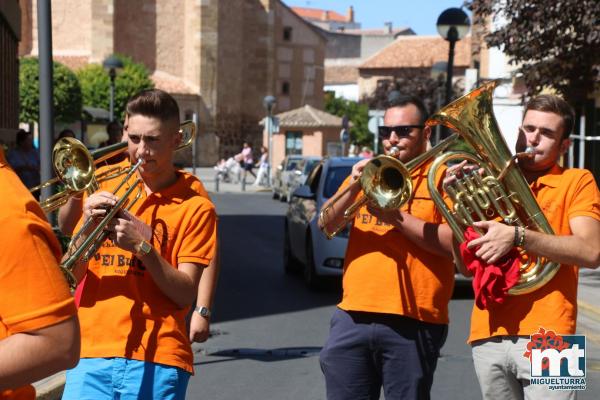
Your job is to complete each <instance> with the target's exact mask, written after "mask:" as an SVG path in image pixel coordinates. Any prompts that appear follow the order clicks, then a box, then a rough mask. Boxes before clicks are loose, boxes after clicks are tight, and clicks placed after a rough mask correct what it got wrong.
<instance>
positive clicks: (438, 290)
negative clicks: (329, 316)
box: [338, 163, 454, 324]
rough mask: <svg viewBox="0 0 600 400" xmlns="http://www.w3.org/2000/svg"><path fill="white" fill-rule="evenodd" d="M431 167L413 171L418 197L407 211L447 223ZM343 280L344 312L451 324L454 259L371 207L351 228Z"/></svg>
mask: <svg viewBox="0 0 600 400" xmlns="http://www.w3.org/2000/svg"><path fill="white" fill-rule="evenodd" d="M429 166H430V163H429V164H426V165H424V166H422V167H421V168H419V169H417V170H415V171H413V172H412V174H411V177H412V181H413V189H414V195H413V197H412V198H411V200H410V201H409V202H408V203H406V204H405V205H404V206H402V208H401V209H402V211H404V212H407V213H409V214H411V215H413V216H415V217H417V218H419V219H421V220H423V221H426V222H430V223H435V224H441V223H442V222H443V220H442V216H441V214H440V213H439V212H438V210H437V208H436V206H435V203H434V202H433V200H431V196H430V195H429V191H428V190H427V172H428V171H429ZM441 176H443V174H438V178H440V177H441ZM349 179H350V177H349V178H347V179H346V181H344V184H342V188H343V187H344V186H347V185H348V182H349ZM437 182H440V180H438V181H437ZM438 187H439V185H438ZM342 282H343V289H344V290H343V298H342V302H341V303H340V304H339V305H338V307H340V308H342V309H344V310H347V311H367V312H375V313H387V314H399V315H404V316H407V317H410V318H414V319H417V320H419V321H425V322H431V323H437V324H447V323H448V302H449V301H450V297H451V296H452V289H453V287H454V264H453V262H452V259H451V258H444V257H441V256H438V255H435V254H432V253H429V252H427V251H425V250H423V249H422V248H421V247H419V246H418V245H416V244H415V243H413V242H411V241H410V240H409V239H407V238H406V237H404V236H403V235H402V234H401V233H400V232H399V231H398V230H396V229H394V228H393V227H392V226H391V225H387V224H385V223H382V222H380V221H378V220H377V219H376V218H375V217H373V216H372V215H371V214H370V213H369V212H368V211H367V208H366V206H365V207H362V208H361V209H360V210H359V212H358V213H357V214H356V217H355V219H354V223H353V226H352V230H351V231H350V240H349V242H348V248H347V250H346V257H345V260H344V276H343V281H342Z"/></svg>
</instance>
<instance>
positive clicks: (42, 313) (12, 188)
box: [0, 149, 77, 400]
mask: <svg viewBox="0 0 600 400" xmlns="http://www.w3.org/2000/svg"><path fill="white" fill-rule="evenodd" d="M0 226H1V227H2V228H1V229H0V243H2V251H0V340H2V339H4V338H6V337H8V336H11V335H14V334H16V333H21V332H27V331H33V330H37V329H41V328H45V327H48V326H51V325H54V324H57V323H59V322H61V321H64V320H66V319H68V318H69V317H71V316H73V315H76V314H77V309H76V308H75V304H74V302H73V298H72V297H71V294H70V292H69V288H68V286H67V282H66V280H65V277H64V276H63V274H62V272H61V271H60V269H59V266H58V263H59V261H60V257H61V251H60V245H59V243H58V240H57V239H56V237H55V236H54V233H53V232H52V228H51V227H50V225H49V224H48V222H47V221H46V217H45V215H44V213H43V212H42V209H41V208H40V205H39V204H38V203H37V202H36V201H35V199H34V198H33V196H32V195H31V193H30V192H29V190H27V188H25V186H23V184H22V183H21V180H20V179H19V178H18V177H17V175H16V174H15V173H14V172H13V170H12V169H11V168H10V167H9V166H8V164H7V163H6V160H5V159H4V154H3V151H2V150H1V149H0ZM28 398H29V399H34V398H35V391H34V390H33V387H32V386H26V387H23V388H20V389H17V390H13V391H3V392H0V399H2V400H4V399H28Z"/></svg>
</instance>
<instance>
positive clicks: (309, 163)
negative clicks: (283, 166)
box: [304, 160, 321, 175]
mask: <svg viewBox="0 0 600 400" xmlns="http://www.w3.org/2000/svg"><path fill="white" fill-rule="evenodd" d="M320 162H321V160H306V163H305V164H304V175H308V174H309V172H310V171H312V169H313V167H314V166H315V165H317V164H318V163H320Z"/></svg>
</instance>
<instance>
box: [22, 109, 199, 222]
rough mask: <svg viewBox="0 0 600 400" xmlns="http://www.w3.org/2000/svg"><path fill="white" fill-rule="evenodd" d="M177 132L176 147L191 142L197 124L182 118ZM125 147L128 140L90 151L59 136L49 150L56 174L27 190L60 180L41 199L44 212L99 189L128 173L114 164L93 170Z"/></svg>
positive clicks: (44, 186)
mask: <svg viewBox="0 0 600 400" xmlns="http://www.w3.org/2000/svg"><path fill="white" fill-rule="evenodd" d="M179 133H180V134H182V143H181V144H180V145H179V147H178V148H177V150H180V149H183V148H185V147H187V146H189V145H191V144H192V142H193V141H194V138H195V137H196V124H195V123H194V122H193V121H184V122H183V123H182V124H181V125H180V126H179ZM126 150H127V142H120V143H115V144H112V145H109V146H106V147H102V148H100V149H97V150H92V151H90V150H88V149H87V147H85V145H84V144H83V143H81V141H79V140H77V139H75V138H69V137H66V138H61V139H60V140H59V141H58V142H56V144H55V145H54V148H53V150H52V166H53V168H54V173H55V175H56V177H55V178H52V179H49V180H48V181H46V182H44V183H42V184H41V185H38V186H35V187H33V188H31V189H30V191H31V192H35V191H37V190H41V189H43V188H46V187H49V186H51V185H54V184H56V183H62V184H63V185H64V186H65V189H64V190H62V191H61V192H59V193H56V194H54V195H52V196H50V197H49V198H47V199H45V200H43V201H42V202H40V206H41V207H42V210H43V211H44V213H50V212H52V211H55V210H57V209H59V208H60V207H62V206H63V205H65V204H66V203H67V201H68V200H69V199H70V198H71V197H73V196H79V195H80V194H81V193H83V192H88V193H93V192H95V191H96V190H98V185H99V184H100V183H101V182H104V181H107V180H110V179H114V178H116V177H118V176H121V175H124V174H127V173H128V172H129V168H125V169H123V168H119V167H117V166H115V167H111V168H108V169H106V170H105V171H104V172H102V173H100V174H97V173H96V169H97V167H98V165H99V164H101V163H103V162H105V161H106V160H108V159H109V158H112V157H115V156H117V155H119V154H122V153H123V152H124V151H126Z"/></svg>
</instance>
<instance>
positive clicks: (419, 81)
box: [365, 68, 464, 114]
mask: <svg viewBox="0 0 600 400" xmlns="http://www.w3.org/2000/svg"><path fill="white" fill-rule="evenodd" d="M463 84H464V82H463V81H462V80H461V79H459V80H457V81H456V82H455V83H454V85H453V87H452V91H453V93H452V94H453V96H452V98H457V97H459V96H460V95H461V94H462V92H463V88H462V86H463ZM392 91H398V92H400V94H401V95H405V96H416V97H418V98H420V99H421V100H423V102H424V103H425V107H426V108H427V111H429V113H430V114H431V113H433V112H435V111H437V110H438V109H439V108H441V106H443V105H444V103H445V101H446V99H445V75H440V76H439V77H438V78H437V79H433V78H431V77H430V73H429V70H427V69H424V68H421V69H418V70H402V71H400V72H398V73H397V76H396V77H395V78H394V79H388V80H381V81H379V82H378V84H377V87H376V88H375V92H374V93H373V95H372V96H371V97H369V98H367V99H366V100H365V101H366V102H367V104H368V105H369V108H371V109H378V110H384V109H385V108H386V106H387V103H388V96H389V94H390V93H391V92H392Z"/></svg>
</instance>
